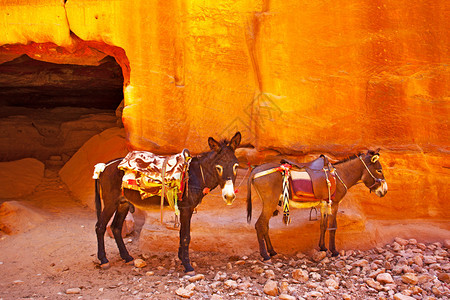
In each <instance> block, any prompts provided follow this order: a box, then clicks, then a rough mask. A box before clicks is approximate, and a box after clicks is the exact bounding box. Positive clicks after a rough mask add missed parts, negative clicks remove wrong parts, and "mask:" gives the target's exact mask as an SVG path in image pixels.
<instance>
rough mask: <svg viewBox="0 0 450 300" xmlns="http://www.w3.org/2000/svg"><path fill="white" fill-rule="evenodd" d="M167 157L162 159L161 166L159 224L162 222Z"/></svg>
mask: <svg viewBox="0 0 450 300" xmlns="http://www.w3.org/2000/svg"><path fill="white" fill-rule="evenodd" d="M168 160H169V157H166V158H164V162H163V165H162V186H161V224H163V222H164V196H165V195H166V180H165V177H166V166H167V161H168Z"/></svg>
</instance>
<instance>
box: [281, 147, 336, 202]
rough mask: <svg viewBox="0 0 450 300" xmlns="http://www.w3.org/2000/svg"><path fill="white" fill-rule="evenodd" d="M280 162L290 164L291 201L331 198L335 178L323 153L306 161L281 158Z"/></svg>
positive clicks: (334, 186)
mask: <svg viewBox="0 0 450 300" xmlns="http://www.w3.org/2000/svg"><path fill="white" fill-rule="evenodd" d="M281 163H282V164H283V163H287V164H289V165H291V166H292V170H291V176H290V186H291V193H292V200H293V201H307V202H313V201H320V200H324V199H326V200H328V199H329V198H330V197H331V198H333V196H334V193H335V191H336V179H335V176H334V172H333V171H332V166H331V164H330V163H329V161H328V159H327V158H326V157H325V156H324V155H320V157H319V158H317V159H315V160H313V161H310V162H307V163H297V162H292V161H289V160H286V159H282V160H281ZM328 184H330V188H329V187H328Z"/></svg>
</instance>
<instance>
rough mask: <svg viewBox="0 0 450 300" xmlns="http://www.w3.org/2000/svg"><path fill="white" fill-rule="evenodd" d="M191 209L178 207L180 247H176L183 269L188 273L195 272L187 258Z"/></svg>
mask: <svg viewBox="0 0 450 300" xmlns="http://www.w3.org/2000/svg"><path fill="white" fill-rule="evenodd" d="M192 213H193V209H192V208H191V207H182V208H180V223H181V225H180V247H179V248H178V258H179V259H180V260H181V264H182V265H183V267H184V270H185V272H186V273H188V274H189V275H193V274H195V272H194V268H193V267H192V266H191V262H190V260H189V243H190V242H191V218H192Z"/></svg>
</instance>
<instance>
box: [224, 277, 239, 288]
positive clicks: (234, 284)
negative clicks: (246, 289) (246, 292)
mask: <svg viewBox="0 0 450 300" xmlns="http://www.w3.org/2000/svg"><path fill="white" fill-rule="evenodd" d="M223 284H224V285H225V286H226V287H228V288H231V289H235V288H237V287H238V284H237V282H236V281H234V280H231V279H228V280H227V281H225V282H224V283H223Z"/></svg>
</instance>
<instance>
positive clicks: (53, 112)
mask: <svg viewBox="0 0 450 300" xmlns="http://www.w3.org/2000/svg"><path fill="white" fill-rule="evenodd" d="M90 49H93V48H92V47H91V48H90ZM93 51H95V53H97V54H96V55H97V56H95V57H94V58H93V56H92V55H91V56H87V57H86V58H85V60H86V64H83V57H81V59H80V54H79V53H77V57H75V59H73V57H71V59H67V55H66V56H65V57H63V59H61V61H62V62H63V63H55V62H49V61H47V60H45V59H42V60H39V59H35V58H32V56H33V55H27V54H21V55H14V57H13V58H12V59H10V60H7V61H5V60H4V59H3V60H2V62H3V63H1V64H0V161H12V160H18V159H22V158H28V157H32V158H36V159H38V160H41V161H42V162H44V163H45V164H46V166H48V165H54V166H62V165H63V164H64V163H65V162H67V161H68V160H69V159H70V157H72V156H73V154H74V153H76V151H78V149H79V148H80V147H81V146H82V145H83V144H84V143H85V142H86V141H87V140H89V139H90V138H91V137H92V136H94V135H96V134H98V133H101V132H102V131H104V130H106V129H108V128H111V127H122V126H123V125H122V123H121V111H120V109H121V107H122V104H123V99H124V95H123V87H124V75H123V72H122V67H123V66H121V65H119V64H118V63H117V61H116V58H115V57H114V56H112V55H107V54H103V53H101V52H100V51H97V50H95V49H94V50H93ZM56 56H57V54H56ZM37 58H39V57H37ZM95 59H97V60H95ZM64 61H68V62H69V63H64ZM73 61H76V63H74V62H73ZM93 62H94V63H93Z"/></svg>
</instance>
